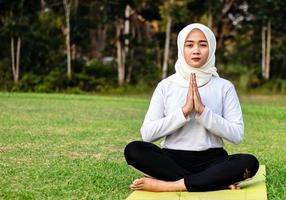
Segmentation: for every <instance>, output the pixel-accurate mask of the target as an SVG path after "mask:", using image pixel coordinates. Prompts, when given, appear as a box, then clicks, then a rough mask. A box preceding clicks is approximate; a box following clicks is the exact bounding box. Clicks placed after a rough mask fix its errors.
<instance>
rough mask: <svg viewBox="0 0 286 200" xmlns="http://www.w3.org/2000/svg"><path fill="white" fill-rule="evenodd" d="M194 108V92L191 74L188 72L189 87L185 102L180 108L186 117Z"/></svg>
mask: <svg viewBox="0 0 286 200" xmlns="http://www.w3.org/2000/svg"><path fill="white" fill-rule="evenodd" d="M193 108H194V94H193V89H192V74H190V82H189V89H188V94H187V99H186V103H185V105H184V106H183V108H182V111H183V113H184V115H185V117H186V118H187V116H188V115H189V114H190V113H191V112H192V110H193Z"/></svg>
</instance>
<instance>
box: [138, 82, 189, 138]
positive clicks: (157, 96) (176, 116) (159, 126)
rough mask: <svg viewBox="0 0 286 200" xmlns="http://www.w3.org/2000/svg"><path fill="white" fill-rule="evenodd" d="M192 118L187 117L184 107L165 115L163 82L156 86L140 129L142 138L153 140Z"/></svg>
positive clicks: (167, 133) (171, 131)
mask: <svg viewBox="0 0 286 200" xmlns="http://www.w3.org/2000/svg"><path fill="white" fill-rule="evenodd" d="M189 120H190V117H189V116H188V117H187V118H185V116H184V113H183V111H182V108H178V109H177V110H175V111H174V112H172V113H170V114H168V115H167V116H165V115H164V95H163V88H162V82H161V83H159V84H158V86H157V87H156V89H155V91H154V93H153V95H152V98H151V101H150V105H149V108H148V111H147V113H146V115H145V119H144V122H143V124H142V127H141V129H140V132H141V135H142V139H143V140H144V141H146V142H153V141H156V140H158V139H160V138H161V137H164V136H167V135H169V134H172V133H173V132H174V131H175V130H177V129H179V128H180V127H182V126H183V125H184V124H185V123H186V122H187V121H189Z"/></svg>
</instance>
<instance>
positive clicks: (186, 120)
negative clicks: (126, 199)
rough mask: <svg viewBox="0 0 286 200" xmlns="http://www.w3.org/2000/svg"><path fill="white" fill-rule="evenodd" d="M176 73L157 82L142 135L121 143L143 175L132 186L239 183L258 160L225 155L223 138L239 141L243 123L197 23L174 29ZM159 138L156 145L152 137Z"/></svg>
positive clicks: (200, 187) (210, 37)
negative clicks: (176, 50)
mask: <svg viewBox="0 0 286 200" xmlns="http://www.w3.org/2000/svg"><path fill="white" fill-rule="evenodd" d="M177 44H178V60H177V62H176V64H175V70H176V73H175V74H173V75H171V76H169V77H167V78H166V79H164V80H162V81H161V82H160V83H159V84H158V85H157V87H156V89H155V91H154V93H153V96H152V99H151V101H150V106H149V109H148V111H147V114H146V116H145V119H144V122H143V125H142V127H141V135H142V138H143V141H134V142H131V143H129V144H128V145H127V146H126V148H125V151H124V153H125V159H126V161H127V163H128V165H131V166H132V167H134V168H136V169H137V170H139V171H141V172H142V173H144V174H145V175H146V176H145V177H143V178H140V179H136V180H134V182H133V183H132V184H131V188H132V189H133V190H145V191H186V190H187V191H210V190H220V189H226V188H230V189H238V188H239V187H238V185H237V183H238V182H239V181H242V180H245V179H247V178H251V177H252V176H254V175H255V174H256V172H257V170H258V167H259V163H258V160H257V159H256V157H255V156H253V155H250V154H242V153H239V154H233V155H228V153H227V152H226V151H225V150H224V148H223V146H224V143H223V140H227V141H229V142H231V143H234V144H238V143H240V142H241V141H242V138H243V134H244V124H243V118H242V112H241V107H240V103H239V99H238V97H237V94H236V91H235V88H234V86H233V84H232V83H231V82H230V81H228V80H225V79H223V78H220V77H219V75H218V74H217V69H216V67H215V50H216V39H215V36H214V34H213V32H212V31H211V30H210V29H209V28H208V27H206V26H204V25H202V24H198V23H194V24H190V25H188V26H186V27H185V28H184V29H182V30H181V31H180V33H179V35H178V41H177ZM160 138H164V140H163V142H162V143H161V148H160V147H158V146H156V145H155V144H153V143H152V142H154V141H156V140H158V139H160Z"/></svg>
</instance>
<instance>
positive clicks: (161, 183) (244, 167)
mask: <svg viewBox="0 0 286 200" xmlns="http://www.w3.org/2000/svg"><path fill="white" fill-rule="evenodd" d="M124 153H125V158H126V161H127V163H128V164H129V165H131V166H133V167H135V168H136V169H138V170H139V171H141V172H143V173H144V174H148V175H150V176H152V177H155V178H150V177H144V178H141V179H136V180H134V181H133V183H132V184H131V186H130V187H131V189H133V190H146V191H156V192H159V191H161V192H163V191H186V190H188V191H207V190H218V189H225V188H229V189H239V187H238V186H237V185H236V184H234V183H236V182H238V181H241V180H244V179H246V178H250V177H252V176H253V175H254V174H255V173H256V172H257V170H258V161H257V159H256V158H255V157H254V156H251V155H248V154H236V155H231V156H227V157H226V159H224V160H223V161H222V162H220V163H217V164H215V165H213V166H211V167H210V168H208V169H206V170H204V171H202V172H199V173H195V174H193V173H190V172H189V171H188V170H186V169H184V168H182V167H181V166H179V165H178V164H177V163H176V162H175V161H174V160H172V159H171V158H170V157H169V156H168V155H166V154H165V153H164V152H163V151H162V149H160V148H159V147H157V146H156V145H154V144H152V143H147V142H141V141H135V142H131V143H129V144H128V145H127V146H126V148H125V152H124Z"/></svg>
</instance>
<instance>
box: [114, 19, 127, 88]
mask: <svg viewBox="0 0 286 200" xmlns="http://www.w3.org/2000/svg"><path fill="white" fill-rule="evenodd" d="M115 28H116V49H117V69H118V85H119V86H122V85H123V84H124V80H125V67H124V65H123V62H122V53H123V51H122V47H121V41H120V36H121V34H120V30H121V21H120V19H117V20H116V24H115Z"/></svg>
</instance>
